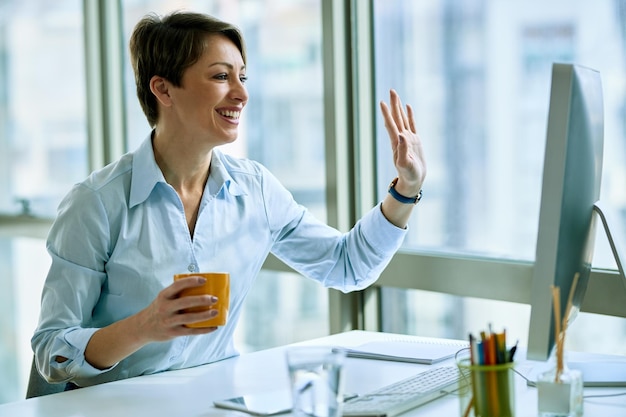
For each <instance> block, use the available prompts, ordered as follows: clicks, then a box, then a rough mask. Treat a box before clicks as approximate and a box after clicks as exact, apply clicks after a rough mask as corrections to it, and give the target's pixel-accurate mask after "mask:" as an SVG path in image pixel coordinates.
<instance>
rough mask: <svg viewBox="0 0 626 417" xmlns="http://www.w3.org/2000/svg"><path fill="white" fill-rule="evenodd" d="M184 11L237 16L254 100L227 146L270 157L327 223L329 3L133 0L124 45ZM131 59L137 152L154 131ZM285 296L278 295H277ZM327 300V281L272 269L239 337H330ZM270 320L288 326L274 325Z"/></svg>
mask: <svg viewBox="0 0 626 417" xmlns="http://www.w3.org/2000/svg"><path fill="white" fill-rule="evenodd" d="M178 9H188V10H193V11H198V12H205V13H208V14H211V15H213V16H216V17H218V18H220V19H222V20H225V21H228V22H231V23H234V24H236V25H237V26H238V27H239V28H240V29H241V30H242V32H243V34H244V38H245V40H246V48H247V50H246V53H247V60H248V62H247V75H248V82H247V83H246V86H247V87H248V92H249V95H250V99H249V101H248V104H247V105H246V108H245V111H244V115H243V121H242V124H241V125H240V135H239V138H238V139H237V141H236V142H235V143H233V144H230V145H228V146H225V147H224V148H223V149H224V151H225V152H228V153H230V154H233V155H236V156H240V157H247V158H251V159H254V160H256V161H259V162H261V163H262V164H264V165H265V166H266V167H267V168H268V169H269V170H270V171H272V173H274V175H276V176H277V177H278V179H279V180H280V181H281V182H282V183H283V184H284V185H285V186H286V187H287V188H288V189H289V190H290V191H291V192H292V194H293V195H294V198H295V199H296V200H297V201H298V202H299V203H301V204H303V205H305V206H306V207H307V208H309V210H311V211H312V212H313V214H314V215H315V216H316V217H317V218H319V219H320V220H322V221H325V219H326V206H325V203H326V202H325V187H326V177H325V162H324V118H323V88H322V58H321V42H322V38H321V36H322V35H321V27H322V25H321V1H320V0H298V1H290V2H276V1H271V0H262V1H245V0H238V1H229V2H218V1H215V2H211V1H209V2H207V1H201V2H198V1H195V2H194V1H186V2H178V4H177V5H176V8H172V6H171V4H170V3H169V2H166V1H155V0H134V1H126V2H123V20H124V42H125V44H126V45H127V44H128V39H129V37H130V34H131V33H132V30H133V27H134V25H135V24H136V23H137V22H138V21H139V19H141V18H142V17H143V16H144V15H145V14H147V13H149V12H156V13H158V14H166V13H168V12H171V11H173V10H178ZM278 40H280V41H278ZM127 49H128V48H126V50H127ZM127 53H128V52H127ZM129 62H130V61H129V57H128V56H127V57H126V58H125V65H126V67H125V86H126V105H127V108H128V120H127V126H128V128H127V131H128V143H129V144H130V146H129V150H132V149H134V148H135V147H137V146H138V145H139V143H140V142H141V141H142V140H143V139H145V138H146V137H147V135H148V134H149V132H150V130H149V126H148V123H147V122H146V118H145V116H144V115H143V113H142V111H141V108H140V106H139V103H138V100H137V98H136V94H135V91H136V90H135V84H134V75H133V73H132V68H131V67H130V65H129V64H128V63H129ZM312 284H313V285H312ZM277 294H278V300H279V302H275V301H271V300H275V299H276V295H277ZM301 295H302V296H301ZM304 295H305V296H304ZM327 303H328V301H327V291H326V290H325V289H323V288H322V287H321V286H320V285H319V284H317V283H315V282H312V281H311V282H309V281H308V280H306V279H305V278H303V277H301V276H300V275H298V274H295V273H289V272H271V271H269V270H267V271H264V272H263V273H262V274H261V275H260V276H259V278H258V280H257V282H256V284H255V287H254V289H253V290H252V291H251V293H250V295H249V296H248V299H247V300H246V306H245V311H244V313H243V314H242V319H241V322H240V325H239V327H238V334H237V338H238V340H237V342H238V344H239V346H240V348H241V349H243V350H257V349H260V348H267V347H271V346H276V345H280V344H285V343H289V342H294V341H298V340H303V339H307V338H312V337H316V336H322V335H325V334H328V308H327ZM270 323H281V325H280V326H271V329H270V328H268V327H267V325H268V324H270ZM303 323H306V325H302V324H303ZM264 326H266V327H264ZM261 328H263V331H259V329H261Z"/></svg>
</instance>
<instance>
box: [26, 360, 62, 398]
mask: <svg viewBox="0 0 626 417" xmlns="http://www.w3.org/2000/svg"><path fill="white" fill-rule="evenodd" d="M64 390H65V384H63V383H61V384H50V383H49V382H47V381H46V380H45V379H43V377H42V376H41V375H40V374H39V371H38V370H37V365H35V357H34V356H33V361H32V363H31V365H30V376H29V377H28V388H27V389H26V398H27V399H28V398H33V397H40V396H42V395H48V394H56V393H57V392H62V391H64Z"/></svg>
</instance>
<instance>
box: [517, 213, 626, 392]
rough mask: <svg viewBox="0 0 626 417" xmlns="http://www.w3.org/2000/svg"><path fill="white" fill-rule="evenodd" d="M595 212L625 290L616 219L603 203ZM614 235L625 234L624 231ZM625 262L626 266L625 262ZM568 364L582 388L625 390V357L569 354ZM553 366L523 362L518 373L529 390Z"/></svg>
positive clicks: (620, 244) (624, 276) (621, 250)
mask: <svg viewBox="0 0 626 417" xmlns="http://www.w3.org/2000/svg"><path fill="white" fill-rule="evenodd" d="M593 211H594V212H595V213H596V214H597V215H598V217H600V220H601V221H602V226H603V227H604V231H605V232H606V237H607V238H608V241H609V245H610V246H611V251H612V252H613V256H614V258H615V262H616V264H617V269H618V272H619V274H620V276H621V278H622V279H621V281H622V283H623V284H624V289H626V274H625V273H624V266H625V264H626V258H624V256H623V254H624V253H626V252H624V246H623V245H622V243H621V239H619V235H618V234H614V233H613V232H612V231H611V226H612V227H614V228H615V227H617V225H618V224H619V223H616V221H617V218H616V216H615V215H614V214H613V213H612V212H611V211H610V210H609V209H608V208H607V207H606V206H604V205H603V204H602V203H601V202H600V201H597V202H596V203H595V204H594V206H593ZM614 231H620V232H621V231H622V229H621V228H617V229H614ZM622 261H624V262H622ZM566 362H567V366H568V368H570V369H578V370H580V371H581V372H582V375H583V386H585V387H626V356H620V355H608V354H599V353H585V352H573V351H567V352H566ZM549 366H551V365H550V364H548V363H547V362H541V361H524V362H522V363H521V364H520V366H519V368H518V371H519V372H520V373H521V374H522V375H524V377H526V378H527V383H528V385H530V386H535V383H536V381H537V376H538V375H539V374H540V373H541V372H543V371H545V370H547V368H548V367H549Z"/></svg>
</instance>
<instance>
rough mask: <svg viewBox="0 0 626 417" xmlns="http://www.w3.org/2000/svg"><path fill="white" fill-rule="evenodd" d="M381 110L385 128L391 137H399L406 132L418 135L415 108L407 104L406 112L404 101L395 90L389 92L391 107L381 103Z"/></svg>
mask: <svg viewBox="0 0 626 417" xmlns="http://www.w3.org/2000/svg"><path fill="white" fill-rule="evenodd" d="M380 109H381V112H382V114H383V118H384V120H385V127H386V128H387V132H388V133H389V136H390V137H397V136H398V134H399V133H400V132H402V131H404V130H408V131H411V132H412V133H417V130H416V128H415V120H414V117H413V116H414V113H413V108H412V107H411V106H410V105H408V104H407V106H406V112H405V111H404V108H403V106H402V100H400V96H399V95H398V93H397V92H396V91H395V90H393V89H392V90H390V91H389V105H387V103H385V102H384V101H381V102H380Z"/></svg>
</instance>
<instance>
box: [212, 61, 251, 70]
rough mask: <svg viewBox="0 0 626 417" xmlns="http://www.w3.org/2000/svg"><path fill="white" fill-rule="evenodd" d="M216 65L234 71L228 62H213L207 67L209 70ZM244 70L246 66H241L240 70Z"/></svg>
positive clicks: (233, 67)
mask: <svg viewBox="0 0 626 417" xmlns="http://www.w3.org/2000/svg"><path fill="white" fill-rule="evenodd" d="M216 65H224V66H225V67H228V68H230V69H235V66H234V65H233V64H231V63H228V62H214V63H212V64H211V65H209V68H211V67H214V66H216ZM244 69H246V66H245V65H242V66H241V68H240V70H244Z"/></svg>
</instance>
